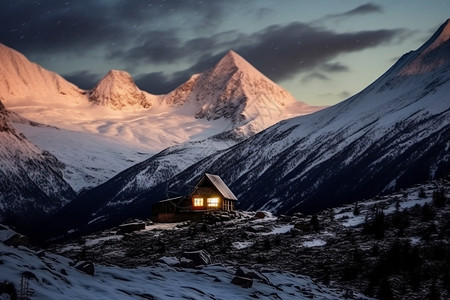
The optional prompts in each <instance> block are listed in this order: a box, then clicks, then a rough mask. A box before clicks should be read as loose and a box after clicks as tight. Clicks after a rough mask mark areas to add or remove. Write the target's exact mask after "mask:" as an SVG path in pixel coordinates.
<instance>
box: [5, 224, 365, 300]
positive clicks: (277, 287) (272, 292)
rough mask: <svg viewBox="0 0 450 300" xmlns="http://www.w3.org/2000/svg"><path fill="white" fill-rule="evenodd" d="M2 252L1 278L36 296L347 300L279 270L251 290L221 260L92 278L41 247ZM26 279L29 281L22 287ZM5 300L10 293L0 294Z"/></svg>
mask: <svg viewBox="0 0 450 300" xmlns="http://www.w3.org/2000/svg"><path fill="white" fill-rule="evenodd" d="M2 231H10V230H9V229H4V230H2ZM0 254H1V257H2V264H1V265H0V281H1V282H2V283H11V284H13V286H14V289H15V290H16V293H17V294H20V292H21V291H22V293H23V294H25V293H26V294H28V295H31V298H32V299H58V300H59V299H108V300H110V299H120V300H122V299H169V298H173V299H224V300H225V299H254V298H255V296H256V295H258V296H257V297H258V298H267V299H311V297H313V298H314V299H345V291H343V290H339V289H333V288H329V287H326V286H323V285H320V284H317V283H315V282H314V281H313V280H312V279H310V278H309V277H307V276H301V275H296V274H293V273H290V272H281V271H277V270H266V271H264V272H263V275H264V276H266V278H267V279H268V280H269V282H270V283H263V282H262V281H257V280H254V283H253V286H252V287H251V288H243V287H241V286H238V285H234V284H231V280H232V279H233V277H234V273H235V269H234V268H231V267H227V266H223V265H219V264H217V265H208V266H204V267H202V268H192V269H191V268H177V267H171V266H169V265H166V264H162V263H160V264H157V265H153V266H146V267H137V268H120V267H117V266H113V265H110V266H104V265H95V273H94V275H93V276H91V275H88V274H85V273H82V272H80V271H78V270H77V269H76V268H75V267H74V262H73V261H72V260H71V259H68V258H65V257H63V256H59V255H55V254H52V253H49V252H44V251H41V250H39V249H36V250H31V249H29V248H26V247H19V248H13V247H9V246H6V245H5V244H3V243H2V242H0ZM23 274H24V275H25V276H23ZM23 277H24V278H25V283H27V284H28V285H25V284H23V285H21V280H22V278H23ZM357 296H358V297H359V298H358V299H368V298H367V297H364V296H363V295H361V294H357ZM5 297H6V298H5ZM0 299H9V296H7V294H6V293H5V294H0Z"/></svg>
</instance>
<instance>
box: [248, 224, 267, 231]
mask: <svg viewBox="0 0 450 300" xmlns="http://www.w3.org/2000/svg"><path fill="white" fill-rule="evenodd" d="M246 230H247V231H249V232H266V231H268V228H267V227H266V226H264V225H253V226H248V227H247V228H246Z"/></svg>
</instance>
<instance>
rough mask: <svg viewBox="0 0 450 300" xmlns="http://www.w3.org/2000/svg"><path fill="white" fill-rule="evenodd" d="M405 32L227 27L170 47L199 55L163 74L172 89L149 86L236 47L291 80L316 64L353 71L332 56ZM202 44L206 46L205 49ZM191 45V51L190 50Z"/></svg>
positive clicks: (268, 71) (181, 76) (177, 78)
mask: <svg viewBox="0 0 450 300" xmlns="http://www.w3.org/2000/svg"><path fill="white" fill-rule="evenodd" d="M403 32H404V30H402V29H379V30H366V31H357V32H351V33H338V32H334V31H331V30H327V29H324V28H321V27H315V26H311V25H309V24H305V23H299V22H294V23H290V24H287V25H284V26H281V25H273V26H269V27H267V28H265V29H263V30H261V31H259V32H256V33H253V34H250V35H245V34H241V33H237V32H228V33H227V34H222V35H220V34H218V35H214V36H211V37H207V38H202V39H198V38H197V39H195V40H190V41H187V42H185V43H184V44H181V48H179V49H172V50H171V51H174V53H179V55H178V58H179V59H182V56H183V55H184V56H185V57H186V58H187V57H188V58H190V59H194V58H195V57H198V59H197V60H196V62H195V63H194V64H192V65H191V66H190V67H189V68H186V69H185V70H182V71H179V72H176V73H174V74H172V75H163V74H161V73H158V84H160V87H164V88H168V89H167V90H163V89H162V88H158V87H155V84H152V83H151V82H150V81H149V80H146V83H145V86H146V87H148V88H149V89H150V88H158V90H160V91H162V92H164V93H167V92H169V91H170V89H169V88H170V87H171V88H175V87H176V86H178V85H179V84H181V83H182V82H184V81H186V80H187V79H188V78H189V77H190V76H191V75H193V74H195V73H198V72H201V71H205V70H207V69H209V68H212V67H213V66H214V65H215V64H216V63H217V62H218V61H219V60H220V59H221V58H222V57H223V56H224V55H225V53H226V52H227V51H228V50H230V49H232V50H235V51H236V52H237V53H239V54H240V55H241V56H243V57H244V58H245V59H246V60H247V61H249V62H250V63H251V64H252V65H253V66H255V67H256V68H257V69H259V70H260V71H261V72H262V73H263V74H265V75H266V76H268V77H269V78H271V79H272V80H275V81H282V80H285V79H289V78H291V77H292V76H294V75H296V74H299V73H302V72H311V71H313V70H315V69H322V70H325V71H328V72H344V71H348V68H347V67H346V66H344V65H341V64H339V63H331V62H330V61H332V60H333V59H334V58H336V57H337V56H338V55H341V54H344V53H351V52H356V51H361V50H364V49H367V48H373V47H377V46H380V45H383V44H386V43H389V42H392V41H393V40H395V39H396V38H400V37H401V36H403ZM206 45H208V47H206ZM202 48H205V49H204V50H203V52H202ZM186 49H190V50H192V51H186ZM183 53H184V54H183ZM193 53H196V55H193ZM124 57H132V55H129V54H126V55H125V56H124ZM131 59H132V60H133V59H134V58H131ZM141 78H145V74H142V75H141Z"/></svg>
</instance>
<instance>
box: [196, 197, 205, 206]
mask: <svg viewBox="0 0 450 300" xmlns="http://www.w3.org/2000/svg"><path fill="white" fill-rule="evenodd" d="M194 206H203V198H194Z"/></svg>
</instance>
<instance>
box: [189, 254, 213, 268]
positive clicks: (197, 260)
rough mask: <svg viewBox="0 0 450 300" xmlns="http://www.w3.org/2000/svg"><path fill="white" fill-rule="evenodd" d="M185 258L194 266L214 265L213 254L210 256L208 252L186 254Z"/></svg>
mask: <svg viewBox="0 0 450 300" xmlns="http://www.w3.org/2000/svg"><path fill="white" fill-rule="evenodd" d="M183 257H185V258H187V259H190V260H192V262H193V263H194V266H200V265H209V264H212V257H211V254H209V253H208V251H206V250H198V251H191V252H184V253H183Z"/></svg>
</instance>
